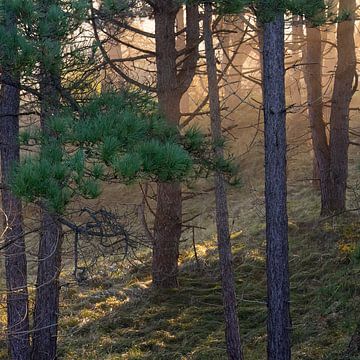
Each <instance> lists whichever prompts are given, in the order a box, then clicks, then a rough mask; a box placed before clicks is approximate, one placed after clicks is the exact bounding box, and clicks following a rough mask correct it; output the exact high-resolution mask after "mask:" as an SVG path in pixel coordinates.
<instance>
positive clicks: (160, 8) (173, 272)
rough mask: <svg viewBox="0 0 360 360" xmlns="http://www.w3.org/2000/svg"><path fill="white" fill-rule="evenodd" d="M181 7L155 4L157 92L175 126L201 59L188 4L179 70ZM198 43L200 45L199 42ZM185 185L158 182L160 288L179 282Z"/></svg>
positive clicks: (155, 272)
mask: <svg viewBox="0 0 360 360" xmlns="http://www.w3.org/2000/svg"><path fill="white" fill-rule="evenodd" d="M179 9H180V6H179V3H178V2H177V1H173V0H171V1H167V0H166V1H165V0H157V1H156V2H155V6H154V14H155V39H156V64H157V96H158V100H159V106H160V110H161V112H162V113H163V114H164V116H165V118H166V119H167V120H168V121H169V122H170V123H172V124H174V125H175V126H177V125H178V124H179V121H180V100H181V97H182V95H183V94H184V93H185V91H186V90H187V89H188V88H189V86H190V84H191V82H192V79H193V76H194V73H195V67H196V63H197V59H198V53H197V43H196V42H197V41H198V38H199V34H198V32H199V31H198V26H199V23H198V9H197V7H196V6H187V7H186V16H187V31H186V47H187V50H188V52H187V55H186V58H185V59H183V60H182V61H181V66H180V70H179V71H178V70H177V68H178V67H177V60H178V53H177V51H176V34H175V20H176V15H177V14H178V12H179ZM195 44H196V45H195ZM181 215H182V204H181V186H180V184H179V183H172V184H164V183H160V184H158V190H157V209H156V216H155V223H154V246H153V266H152V276H153V285H154V286H155V287H157V288H172V287H177V286H178V281H177V274H178V257H179V241H180V236H181V226H182V216H181Z"/></svg>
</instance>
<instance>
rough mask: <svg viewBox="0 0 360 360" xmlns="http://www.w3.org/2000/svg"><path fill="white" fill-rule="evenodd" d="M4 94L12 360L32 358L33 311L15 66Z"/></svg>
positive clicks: (11, 25) (0, 114) (10, 19)
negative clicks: (18, 169)
mask: <svg viewBox="0 0 360 360" xmlns="http://www.w3.org/2000/svg"><path fill="white" fill-rule="evenodd" d="M5 22H6V23H5V26H6V30H7V31H9V32H11V33H12V32H15V31H16V19H15V16H14V15H13V14H12V13H8V12H6V15H5ZM1 78H2V81H3V83H2V85H1V92H0V150H1V182H2V187H1V199H2V210H3V212H4V215H5V217H4V222H3V224H4V229H6V231H5V233H4V242H5V246H6V247H5V276H6V289H7V299H6V305H7V338H8V346H9V359H11V360H28V359H29V358H30V341H29V317H28V313H29V308H28V290H27V261H26V254H25V239H24V233H23V218H22V207H21V201H20V200H18V199H17V198H16V197H15V196H14V195H13V194H12V193H11V191H10V190H9V188H8V183H9V178H10V175H11V171H12V167H13V166H14V165H16V164H17V163H18V162H19V159H20V148H19V106H20V90H19V88H18V87H15V86H11V84H13V83H17V82H18V81H19V78H18V77H17V76H16V75H15V74H14V72H13V71H12V69H11V66H8V65H6V64H3V69H2V75H1Z"/></svg>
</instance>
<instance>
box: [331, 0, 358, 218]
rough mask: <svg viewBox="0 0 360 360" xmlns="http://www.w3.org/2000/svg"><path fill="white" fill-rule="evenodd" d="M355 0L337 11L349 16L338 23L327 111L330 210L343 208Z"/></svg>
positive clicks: (346, 1) (343, 3) (343, 0)
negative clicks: (336, 56) (335, 61)
mask: <svg viewBox="0 0 360 360" xmlns="http://www.w3.org/2000/svg"><path fill="white" fill-rule="evenodd" d="M355 9H356V0H340V1H339V13H340V14H342V13H343V12H345V11H347V12H349V13H350V15H349V18H348V19H347V20H345V21H342V22H340V23H339V24H338V30H337V52H338V63H337V68H336V71H335V82H334V90H333V96H332V101H331V114H330V153H331V177H332V186H333V188H332V207H331V212H341V211H344V210H345V209H346V186H347V177H348V148H349V111H350V110H349V107H350V102H351V99H352V96H353V88H352V87H353V80H354V76H355V72H356V55H355V41H354V27H355V21H354V18H355Z"/></svg>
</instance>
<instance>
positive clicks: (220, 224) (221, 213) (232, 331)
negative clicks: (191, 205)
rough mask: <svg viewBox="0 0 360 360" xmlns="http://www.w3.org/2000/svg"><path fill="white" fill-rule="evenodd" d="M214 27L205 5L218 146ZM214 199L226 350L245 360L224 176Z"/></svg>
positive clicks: (220, 150)
mask: <svg viewBox="0 0 360 360" xmlns="http://www.w3.org/2000/svg"><path fill="white" fill-rule="evenodd" d="M211 24H212V5H211V4H210V3H206V4H205V18H204V39H205V52H206V65H207V76H208V89H209V101H210V117H211V133H212V139H213V142H214V143H215V144H216V143H219V141H220V140H221V139H222V137H223V136H222V129H221V114H220V101H219V87H218V81H217V74H216V59H215V50H214V46H213V39H212V26H211ZM214 151H215V156H216V157H217V158H219V159H223V158H224V153H223V148H222V147H221V146H216V148H215V149H214ZM215 200H216V226H217V238H218V249H219V260H220V271H221V283H222V284H221V285H222V295H223V305H224V315H225V337H226V349H227V354H228V358H229V359H231V360H242V359H243V354H242V349H241V341H240V331H239V319H238V315H237V301H236V288H235V278H234V272H233V267H232V254H231V243H230V231H229V216H228V206H227V195H226V184H225V180H224V178H223V175H222V174H221V173H220V172H217V173H216V174H215Z"/></svg>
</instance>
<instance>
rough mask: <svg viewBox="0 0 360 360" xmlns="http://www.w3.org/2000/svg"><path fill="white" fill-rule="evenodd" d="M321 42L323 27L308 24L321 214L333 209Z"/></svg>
mask: <svg viewBox="0 0 360 360" xmlns="http://www.w3.org/2000/svg"><path fill="white" fill-rule="evenodd" d="M321 43H322V41H321V31H320V29H319V28H316V27H312V26H311V24H307V38H306V57H307V59H306V63H307V65H306V69H305V70H306V71H305V81H306V85H307V96H308V112H309V121H310V128H311V138H312V145H313V150H314V154H315V159H316V165H317V168H318V174H319V177H320V191H321V214H326V213H328V212H329V211H330V209H331V177H330V148H329V145H328V140H327V135H326V125H325V122H324V115H323V92H322V46H321ZM314 167H315V166H314ZM314 175H315V171H314Z"/></svg>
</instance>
